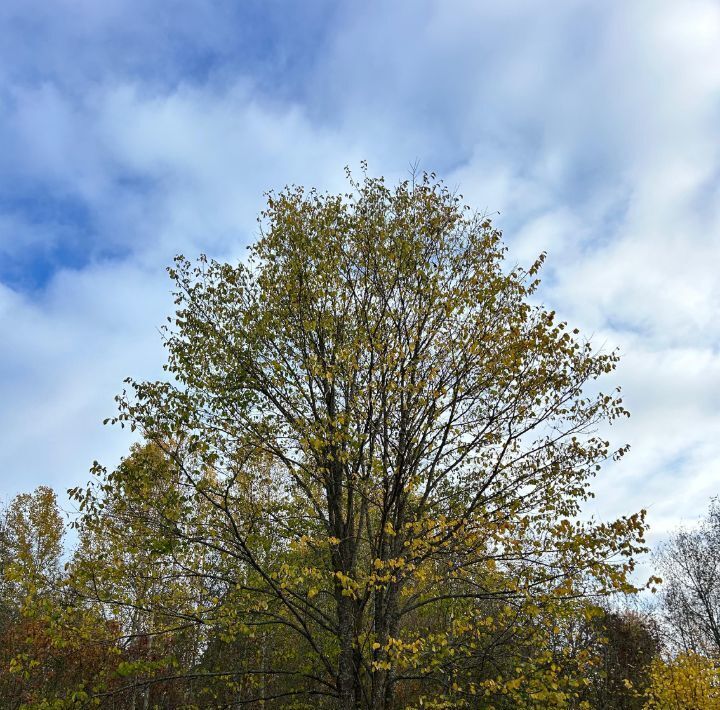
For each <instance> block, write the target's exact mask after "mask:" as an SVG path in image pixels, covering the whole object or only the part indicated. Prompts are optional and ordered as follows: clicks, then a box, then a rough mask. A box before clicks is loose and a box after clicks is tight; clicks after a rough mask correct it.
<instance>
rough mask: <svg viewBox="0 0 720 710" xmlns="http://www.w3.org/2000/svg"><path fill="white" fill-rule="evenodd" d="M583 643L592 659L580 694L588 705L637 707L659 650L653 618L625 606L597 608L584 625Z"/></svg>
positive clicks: (604, 709) (607, 709) (614, 709)
mask: <svg viewBox="0 0 720 710" xmlns="http://www.w3.org/2000/svg"><path fill="white" fill-rule="evenodd" d="M583 644H584V646H585V647H586V648H587V649H589V650H590V651H591V653H592V657H593V660H594V663H595V668H594V669H593V671H592V672H591V674H590V675H589V676H588V679H589V681H590V682H589V683H588V687H587V692H586V694H584V696H583V697H585V698H586V699H587V701H588V703H589V706H590V707H591V708H598V709H600V710H641V709H642V708H643V707H644V705H645V693H646V690H647V688H648V686H649V684H650V682H651V669H652V667H653V666H652V664H653V662H654V661H655V660H656V659H658V658H659V657H660V651H661V642H660V632H659V629H658V628H657V623H656V622H655V620H654V618H653V617H652V616H650V615H649V614H641V613H639V612H636V611H631V610H628V609H626V610H621V611H613V610H607V609H597V610H596V611H595V613H593V614H592V615H590V617H589V621H588V623H587V624H586V625H585V634H584V639H583Z"/></svg>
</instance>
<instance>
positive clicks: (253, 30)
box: [0, 0, 720, 536]
mask: <svg viewBox="0 0 720 710" xmlns="http://www.w3.org/2000/svg"><path fill="white" fill-rule="evenodd" d="M718 126H720V5H718V4H717V3H716V2H714V0H689V1H688V2H685V3H682V4H679V3H674V2H670V1H669V0H659V1H658V0H655V1H653V2H650V1H649V0H646V1H643V0H639V1H638V2H634V3H620V2H617V3H602V2H584V3H577V2H571V1H570V0H568V1H567V2H565V1H561V0H557V1H554V2H551V3H544V4H542V5H539V4H538V5H532V4H528V3H523V2H504V3H490V2H480V3H478V2H460V1H458V2H441V1H438V2H427V1H424V0H415V1H413V2H409V1H408V2H394V3H383V2H379V1H378V2H364V3H355V2H346V3H336V2H330V1H327V2H321V1H307V2H303V3H281V2H273V1H267V0H266V1H264V2H260V1H257V2H252V1H251V2H243V3H238V2H234V1H232V2H231V1H224V0H215V1H213V2H207V0H203V1H200V0H197V1H195V0H185V1H184V2H176V1H173V0H167V1H165V2H155V3H148V2H140V1H139V0H103V2H90V0H53V1H52V2H40V0H6V1H5V2H4V3H2V4H1V5H0V141H1V142H2V147H3V149H2V157H0V332H2V339H1V342H2V344H1V345H0V431H2V447H0V495H2V496H5V497H8V496H11V495H13V494H15V493H17V492H19V491H24V490H29V489H32V488H34V487H35V486H37V485H39V484H49V485H52V486H54V487H56V488H58V489H64V488H67V487H69V486H72V485H76V484H78V483H81V482H83V481H85V480H86V479H87V477H88V473H87V470H88V468H89V466H90V464H91V463H92V460H93V459H99V460H100V461H102V462H103V463H105V464H107V465H114V464H115V463H116V462H117V460H118V459H119V457H120V456H121V455H122V454H123V453H125V452H126V450H127V446H128V442H129V441H130V439H129V436H128V434H127V433H125V432H121V431H119V430H114V429H109V428H107V427H103V426H102V424H101V420H102V419H103V418H105V417H107V416H111V415H112V414H113V413H114V410H115V406H114V402H113V396H114V395H115V394H116V393H117V392H118V391H119V390H120V389H121V388H122V380H123V378H124V377H126V376H128V375H132V376H133V377H135V378H137V379H142V378H150V377H154V376H159V375H160V374H161V366H162V362H163V358H164V355H163V350H162V344H161V339H160V336H159V334H158V327H159V326H160V325H162V323H163V322H164V319H165V316H166V315H168V314H170V313H171V311H172V300H171V297H170V294H169V289H170V282H169V280H168V279H167V277H166V275H165V272H164V268H165V267H166V266H167V265H168V264H169V263H170V261H171V260H172V257H173V256H174V255H175V254H176V253H180V252H181V253H184V254H185V255H186V256H188V257H194V256H196V255H198V254H199V253H201V252H205V253H207V254H208V255H210V256H212V257H215V258H218V259H230V260H233V259H238V258H242V255H243V254H244V250H245V246H246V245H247V244H249V243H250V242H251V241H253V240H254V238H255V237H256V236H257V233H258V227H257V223H256V217H257V215H258V213H259V211H260V210H261V209H262V207H263V205H264V197H263V193H264V192H265V191H266V190H268V189H273V188H274V189H277V188H280V187H282V186H283V185H285V184H286V183H293V182H294V183H298V184H303V185H314V186H317V187H319V188H320V189H323V190H325V189H327V190H331V191H338V190H343V189H344V173H343V167H344V166H345V165H349V166H350V167H351V168H356V169H357V168H359V164H360V161H361V160H363V159H366V160H367V161H368V162H369V169H370V172H371V174H382V175H385V176H386V177H387V179H388V180H390V181H395V180H398V179H402V178H405V177H407V176H408V173H409V170H410V166H411V165H414V164H417V165H419V167H420V169H427V170H434V171H436V172H437V173H438V175H439V176H440V177H442V178H443V179H444V180H445V181H446V182H447V183H448V184H449V185H450V186H451V187H453V188H455V187H457V189H458V190H459V191H460V192H461V193H462V194H463V195H464V197H465V200H466V201H467V202H468V203H469V204H470V205H472V206H473V207H475V208H477V209H479V210H481V211H486V212H487V213H488V214H489V215H491V216H493V218H494V221H495V223H496V224H497V225H498V226H499V227H501V228H502V229H503V231H504V233H505V236H506V240H507V243H508V245H509V248H510V252H509V260H510V262H511V263H516V262H517V263H522V264H528V263H530V262H531V261H532V260H533V259H534V258H535V256H536V255H537V254H538V253H539V252H540V251H543V250H547V252H548V260H547V266H546V268H545V270H544V284H543V287H542V289H541V292H540V298H541V299H542V300H543V301H544V302H545V303H547V304H548V305H550V306H551V307H553V308H555V309H556V310H557V312H558V313H559V315H560V316H562V317H563V318H566V319H568V320H569V321H570V322H571V323H572V324H573V325H574V326H575V325H577V326H579V327H581V328H582V329H583V331H584V332H585V333H587V334H588V335H592V337H593V340H594V342H596V343H597V344H598V346H602V347H604V348H612V347H619V348H620V350H621V352H622V354H623V361H622V362H621V365H620V367H619V369H618V371H617V373H616V374H614V375H613V378H614V381H615V382H616V383H617V384H620V385H622V386H623V390H624V393H625V402H626V403H627V406H628V408H629V409H630V410H631V412H632V414H633V416H632V418H631V419H630V420H629V421H628V422H627V423H626V424H623V425H622V426H619V427H616V428H615V429H614V430H613V431H612V432H611V434H612V438H613V440H614V441H615V442H616V443H618V444H620V443H623V442H625V441H627V442H629V443H630V444H631V446H632V449H631V453H630V454H629V455H628V456H627V457H626V459H625V460H624V461H623V462H622V463H621V464H618V465H609V466H608V467H607V469H606V470H605V471H603V472H602V474H601V476H600V477H599V478H598V480H597V484H596V487H595V488H596V492H597V499H596V500H595V501H594V503H593V510H594V511H595V512H596V513H597V514H598V515H600V516H603V517H610V516H616V515H619V514H622V513H626V512H627V513H630V512H633V511H635V510H636V509H638V508H640V507H648V508H649V511H650V513H649V521H650V524H651V526H652V528H653V531H654V534H655V535H656V536H659V535H663V534H664V532H665V531H666V530H667V529H668V528H669V527H672V526H674V525H675V524H677V522H679V521H680V520H692V519H694V518H695V517H696V516H698V515H700V514H701V513H702V512H704V510H705V508H706V504H707V501H708V499H709V497H710V496H713V495H716V494H718V493H720V411H719V409H718V402H720V318H719V316H718V313H720V285H719V284H720V281H719V280H718V278H717V271H718V266H719V265H720V132H719V131H718Z"/></svg>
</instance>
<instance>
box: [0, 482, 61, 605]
mask: <svg viewBox="0 0 720 710" xmlns="http://www.w3.org/2000/svg"><path fill="white" fill-rule="evenodd" d="M64 532H65V525H64V523H63V519H62V515H61V513H60V510H59V508H58V504H57V496H56V495H55V491H53V490H52V488H49V487H47V486H40V487H38V488H37V489H36V490H35V491H34V492H33V493H21V494H20V495H17V496H15V498H13V500H12V501H11V503H10V505H9V506H8V508H7V510H6V511H5V512H4V515H3V521H2V523H0V536H1V537H0V539H1V540H2V543H3V545H2V551H1V552H0V564H1V565H2V571H3V576H4V578H5V583H6V584H9V586H10V588H11V589H12V594H13V595H14V598H15V599H16V600H17V601H20V599H21V597H22V593H23V592H28V591H30V590H34V591H38V590H42V591H48V590H49V589H50V588H52V587H53V586H54V585H55V584H56V583H57V581H58V579H59V577H60V573H61V565H60V558H61V556H62V551H63V546H62V543H63V535H64Z"/></svg>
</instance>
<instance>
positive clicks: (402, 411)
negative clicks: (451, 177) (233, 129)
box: [0, 174, 720, 710]
mask: <svg viewBox="0 0 720 710" xmlns="http://www.w3.org/2000/svg"><path fill="white" fill-rule="evenodd" d="M348 180H349V185H350V187H349V190H348V192H347V193H346V194H341V195H328V194H320V193H318V192H317V191H314V190H304V189H303V188H300V187H291V188H287V189H285V190H284V191H282V192H281V193H279V194H270V195H269V196H268V204H267V209H266V210H265V211H264V212H263V213H262V215H261V220H260V230H261V236H260V239H259V240H258V241H257V243H256V244H254V245H253V246H252V247H251V248H250V253H249V257H248V259H247V260H246V261H244V262H243V263H240V264H225V263H219V262H215V261H212V260H209V259H207V258H205V257H201V258H200V259H199V260H198V261H197V263H191V262H190V261H188V260H187V259H185V258H184V257H182V256H179V257H178V258H177V259H176V261H175V264H174V265H173V267H172V268H170V269H169V273H170V277H171V279H172V280H173V282H174V295H175V304H176V311H175V314H174V316H173V317H171V318H169V319H168V320H169V323H168V326H167V328H166V329H165V330H164V339H165V345H166V348H167V353H168V359H167V363H166V365H165V371H166V374H167V378H166V379H164V380H161V381H157V382H135V381H132V380H128V381H127V387H126V390H125V391H124V392H123V393H122V394H121V395H120V396H119V397H118V398H117V402H118V413H117V415H116V417H115V418H114V419H113V423H116V424H119V425H120V426H128V427H130V428H131V429H132V430H134V431H138V432H139V433H141V434H142V435H143V443H142V444H138V445H136V446H135V447H134V448H133V449H132V451H131V452H130V453H129V455H128V456H127V457H126V458H125V459H124V460H123V461H122V463H121V464H120V465H119V466H118V467H117V468H116V469H115V470H112V471H106V470H105V469H104V468H102V467H101V466H100V465H99V464H97V465H95V466H94V467H93V471H92V474H93V476H92V480H91V482H90V483H89V484H88V485H87V487H80V488H76V489H73V490H71V491H70V496H71V499H72V501H73V505H74V506H75V507H76V515H75V517H74V518H73V526H74V528H75V531H74V534H75V536H76V539H77V544H76V545H75V547H74V549H73V551H72V553H71V554H69V556H68V557H67V558H64V557H63V551H62V550H63V546H62V539H63V522H62V518H61V516H60V515H59V513H58V510H57V503H56V498H55V495H54V493H53V492H52V491H51V490H49V489H46V488H40V489H38V490H37V491H35V492H34V493H33V494H28V495H23V496H19V497H18V498H16V499H15V500H14V501H12V502H11V503H10V505H9V507H8V508H7V511H6V512H5V513H4V514H3V522H2V531H1V533H0V534H1V536H2V547H1V548H0V550H1V560H2V585H3V586H2V597H1V599H0V603H1V608H0V615H1V616H0V624H1V626H0V633H1V634H2V641H1V643H0V654H2V657H1V658H0V698H2V704H3V707H28V708H57V709H60V708H81V707H105V708H129V709H130V708H132V709H133V710H139V709H143V710H149V709H150V708H190V707H198V708H201V707H208V708H209V707H227V708H230V707H242V706H244V705H247V706H251V707H267V708H270V707H273V708H281V707H287V708H292V707H296V708H340V709H342V710H351V709H356V708H372V709H373V710H384V709H385V710H390V709H391V708H421V707H422V708H483V709H485V710H504V709H508V710H509V709H511V708H537V709H538V710H539V709H540V708H557V709H560V708H567V709H570V708H578V709H580V708H585V709H587V708H662V709H663V710H665V709H668V708H687V709H688V710H690V709H692V710H703V709H705V708H713V707H716V706H717V705H718V702H720V700H719V699H718V695H717V677H716V671H715V665H714V660H713V659H714V658H717V656H718V639H720V634H719V633H718V627H717V625H716V623H715V614H716V611H717V609H718V598H717V592H716V564H715V557H716V553H717V549H718V545H717V542H718V538H717V530H718V525H717V521H718V514H717V510H716V509H715V508H712V509H711V512H710V516H709V518H708V521H707V523H706V525H705V526H704V527H702V528H700V529H699V530H697V531H692V532H681V533H678V534H677V535H676V536H675V538H673V540H672V542H671V543H669V544H668V545H667V547H666V548H665V549H664V551H663V553H662V556H661V559H660V561H659V567H660V568H661V570H662V572H663V575H664V576H665V578H666V580H667V581H666V584H665V585H664V586H663V587H662V589H663V590H664V591H663V592H662V600H663V602H662V605H661V606H660V607H659V609H660V610H659V611H655V612H653V613H652V614H650V613H647V612H640V611H638V610H637V609H635V610H633V611H630V610H629V608H628V607H627V605H626V607H625V608H620V607H617V604H615V606H610V604H611V603H612V600H613V599H617V598H632V596H633V595H635V594H637V592H639V591H641V589H640V587H647V588H650V589H652V588H653V587H654V585H656V584H657V583H658V578H657V577H655V576H653V577H651V578H650V579H649V580H647V582H644V581H643V582H637V581H636V580H635V577H634V575H633V572H634V571H635V568H636V559H637V557H638V556H639V555H644V554H645V553H647V551H648V549H647V545H646V542H645V533H646V530H647V524H646V522H645V511H638V512H635V513H631V514H628V515H626V516H623V517H620V518H618V519H616V520H611V521H598V520H596V519H593V518H587V516H583V514H582V506H583V503H584V502H585V501H586V500H587V499H588V498H589V497H591V496H592V492H591V488H590V484H591V482H592V479H593V477H594V476H595V475H597V474H598V472H600V471H602V468H603V466H604V465H606V464H609V463H610V462H612V461H618V460H619V459H621V458H622V457H623V455H624V454H625V453H626V452H627V447H626V446H619V447H614V446H612V445H611V443H610V440H609V438H608V434H607V432H608V427H609V426H611V425H612V424H613V422H615V421H616V420H618V419H620V418H623V417H626V416H628V412H627V411H626V410H625V408H624V406H623V401H622V398H621V396H620V390H619V388H617V387H611V390H610V391H609V392H603V391H602V389H601V381H602V382H604V378H606V377H607V376H608V375H610V374H611V373H612V372H613V370H614V369H615V367H616V363H617V361H618V354H617V353H616V352H604V351H602V350H598V349H597V348H596V347H594V346H593V345H592V344H591V343H590V342H589V341H588V340H587V339H585V338H583V337H582V335H581V334H580V332H579V330H578V329H577V328H570V327H569V326H568V324H567V323H565V322H563V321H559V320H558V319H557V317H556V315H555V313H554V312H553V311H551V310H548V309H547V308H545V307H543V306H542V305H539V304H538V303H537V289H538V286H539V279H538V274H539V272H540V270H541V268H542V264H543V261H544V255H540V257H539V258H538V259H537V260H536V261H535V262H534V263H533V264H531V265H529V266H528V267H521V266H515V267H511V268H509V267H508V266H507V265H506V263H505V255H506V248H505V247H504V245H503V243H502V238H501V235H500V233H499V232H498V231H497V230H496V229H495V228H494V227H493V225H492V224H491V222H490V221H489V220H488V219H487V218H486V217H485V216H484V215H482V214H477V213H474V212H472V211H471V210H469V209H468V208H466V207H465V206H464V205H463V204H462V202H461V200H460V198H459V196H457V195H456V194H454V193H452V192H450V191H448V190H447V188H445V186H444V185H443V184H442V183H440V182H438V181H437V180H436V179H435V177H434V176H433V175H418V176H415V177H414V178H413V179H411V180H408V181H404V182H401V183H400V184H399V185H397V186H395V187H393V188H390V187H388V186H387V185H386V184H385V182H384V181H383V180H382V179H381V178H371V177H368V176H367V175H364V176H363V179H362V180H360V181H357V180H355V179H354V178H353V177H352V176H351V175H350V174H348ZM61 560H62V563H61Z"/></svg>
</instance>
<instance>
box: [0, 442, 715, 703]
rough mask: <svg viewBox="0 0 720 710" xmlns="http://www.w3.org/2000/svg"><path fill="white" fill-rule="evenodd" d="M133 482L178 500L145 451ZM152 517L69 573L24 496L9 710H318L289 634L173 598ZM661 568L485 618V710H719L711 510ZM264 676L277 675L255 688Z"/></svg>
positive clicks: (105, 532)
mask: <svg viewBox="0 0 720 710" xmlns="http://www.w3.org/2000/svg"><path fill="white" fill-rule="evenodd" d="M135 466H157V467H158V469H159V470H158V481H159V484H158V491H156V492H155V493H156V495H165V494H167V492H168V491H167V489H165V488H164V486H165V485H166V484H167V482H168V481H167V476H166V473H165V472H166V466H165V464H164V462H163V459H162V455H161V453H160V452H159V451H157V450H156V449H155V448H154V447H153V445H151V444H148V445H145V446H143V447H137V448H135V449H134V450H133V452H132V453H131V455H130V456H129V457H128V458H127V459H126V461H125V462H124V463H123V465H122V468H123V469H132V467H135ZM127 493H128V491H127V490H126V489H124V490H123V495H125V496H126V495H127ZM138 493H139V492H138ZM151 504H152V502H151V501H149V500H148V498H145V497H138V498H136V499H135V500H132V499H129V498H127V497H126V498H124V500H123V503H122V507H123V508H124V509H125V513H124V516H123V517H115V516H114V515H112V514H111V513H108V515H107V517H106V518H105V519H104V520H103V521H102V524H101V527H92V526H89V525H85V524H83V525H81V526H79V542H78V543H76V545H75V548H74V550H73V551H72V553H71V554H70V557H69V560H68V555H67V553H65V552H64V548H63V536H64V534H65V525H64V523H63V518H64V516H63V515H62V514H61V511H60V509H59V506H58V503H57V499H56V496H55V493H54V492H53V491H52V490H51V489H49V488H47V487H40V488H38V489H36V490H35V491H34V492H33V493H31V494H22V495H18V496H16V497H15V498H14V499H13V500H12V502H11V503H10V504H9V505H8V506H6V507H5V508H4V509H3V510H2V513H1V514H0V553H1V554H0V565H1V568H2V577H1V578H0V584H1V586H0V698H1V699H2V707H3V708H23V707H28V708H80V707H102V708H117V709H118V710H120V709H123V710H124V709H126V708H127V709H128V710H129V709H130V708H132V709H139V708H180V707H238V706H242V705H249V706H256V707H309V706H310V705H309V704H308V703H307V701H306V700H301V699H297V700H293V699H292V698H293V697H294V696H293V694H294V693H296V692H297V691H298V690H300V691H301V692H300V693H299V694H300V695H304V692H302V691H303V690H304V689H303V688H300V689H298V682H297V679H296V678H295V677H294V676H293V675H292V673H291V669H305V670H306V671H307V673H308V674H310V673H312V672H313V669H312V668H311V666H309V665H308V663H307V658H306V657H305V653H304V650H303V648H302V647H301V646H299V645H298V644H297V643H296V642H295V640H294V639H293V638H292V635H291V634H288V633H285V632H284V631H283V629H282V627H281V626H272V625H270V626H267V627H262V626H259V627H255V628H254V629H251V628H245V627H243V628H242V631H235V632H233V633H229V632H228V626H229V623H228V621H227V620H222V619H218V620H217V621H216V622H215V623H209V622H208V621H207V619H205V620H201V619H200V618H199V617H196V616H194V615H193V611H192V610H193V609H194V608H196V607H197V606H204V605H205V604H206V603H207V600H208V598H209V597H210V596H211V595H212V594H213V593H214V592H213V587H214V586H215V585H214V584H213V583H212V582H211V578H206V579H201V578H197V579H196V580H195V581H196V583H195V584H194V585H192V586H191V587H190V586H186V584H185V583H183V584H182V585H178V584H177V579H178V575H177V574H176V573H175V572H176V570H175V567H176V566H177V567H179V568H181V566H182V565H181V563H180V562H179V561H178V560H173V559H172V556H171V555H168V554H165V555H162V554H161V553H160V551H158V550H156V549H155V550H153V549H150V545H151V542H150V539H143V538H142V537H138V533H139V532H140V530H141V529H142V527H141V526H142V524H143V523H141V522H140V520H139V518H141V517H142V516H143V515H144V513H143V511H144V510H146V509H147V508H148V507H149V505H151ZM131 510H132V511H133V514H132V516H130V517H125V516H128V515H130V513H129V511H131ZM134 516H138V518H137V519H133V518H134ZM101 532H102V536H100V533H101ZM73 536H75V534H74V533H73ZM63 560H67V561H63ZM655 561H656V563H657V566H658V569H659V570H661V571H662V574H663V583H662V585H661V586H660V588H659V590H658V592H657V594H656V595H655V596H654V597H653V598H652V599H648V598H647V597H645V598H642V599H633V598H632V597H627V596H624V597H623V598H622V600H621V601H617V600H616V601H615V602H610V601H609V600H608V601H606V602H603V601H602V600H595V601H594V602H591V601H579V602H577V603H572V604H566V605H563V607H562V608H561V609H560V608H558V609H557V610H556V611H555V614H556V615H552V614H551V615H550V616H549V617H546V616H545V614H525V615H524V614H517V615H513V617H512V619H506V620H505V621H504V623H503V624H502V625H498V624H496V623H494V621H493V616H495V615H498V610H497V608H498V605H497V603H495V602H492V601H488V602H486V603H485V604H483V608H482V613H483V615H484V616H485V618H486V619H487V620H488V621H486V623H485V625H484V626H485V632H484V633H483V634H482V644H483V658H482V663H480V664H477V665H475V666H474V667H473V668H472V669H471V670H470V672H469V673H468V674H467V675H466V677H465V679H464V682H466V683H467V682H468V680H469V679H471V680H470V682H472V683H474V684H475V685H476V687H477V688H481V687H488V686H489V687H497V689H498V690H499V689H500V686H501V685H502V684H503V683H504V684H505V685H509V686H510V688H509V690H508V689H506V688H503V689H502V692H499V693H498V695H497V696H495V697H493V699H492V701H484V700H483V701H481V700H478V701H477V703H476V704H475V705H474V706H475V707H488V708H489V707H495V708H512V707H537V708H541V707H568V708H575V707H577V708H579V707H589V708H606V709H608V710H611V709H612V710H615V709H618V710H620V709H623V710H634V709H638V710H640V709H641V708H663V709H664V708H668V709H670V708H672V709H678V710H681V709H682V710H704V709H706V708H708V709H709V708H716V707H720V692H718V684H719V682H720V672H719V671H718V668H717V659H720V637H719V635H718V621H719V619H718V616H719V615H720V579H719V578H718V567H719V565H720V508H718V506H717V505H716V504H715V503H713V504H712V505H711V507H710V511H709V514H708V515H707V517H706V518H705V519H704V520H703V522H702V524H701V525H699V526H698V527H694V528H692V529H689V530H679V531H677V532H676V533H674V534H673V535H671V536H670V538H669V540H668V542H667V543H665V544H664V545H663V546H662V548H661V550H660V552H659V554H657V555H656V557H655ZM279 564H281V563H279ZM449 612H450V606H448V607H447V608H443V607H438V608H436V609H434V610H433V612H432V615H429V616H426V617H425V618H424V619H423V620H422V625H423V627H424V628H435V629H438V630H440V632H441V633H442V630H443V629H445V628H447V627H448V625H450V624H452V617H451V614H450V613H449ZM235 623H237V624H239V625H240V626H243V624H242V621H241V620H239V619H238V620H235ZM550 626H552V629H551V630H550V632H549V633H548V627H550ZM539 639H542V640H543V641H542V644H540V645H538V641H539ZM253 669H260V670H261V671H262V670H263V669H265V671H266V673H260V674H256V673H253V674H251V675H247V674H246V673H247V672H248V671H250V670H253ZM520 669H522V673H517V671H518V670H520ZM315 670H317V671H318V672H321V671H320V670H319V669H315ZM526 673H530V674H534V677H533V678H531V679H524V682H529V685H531V686H532V688H531V689H528V690H527V692H525V693H516V692H514V691H513V689H514V688H515V686H516V683H517V681H518V680H519V679H522V675H524V674H526ZM508 679H510V680H511V681H512V682H509V683H508ZM517 688H518V689H519V688H520V684H517ZM568 688H570V689H571V691H570V692H566V691H567V689H568ZM553 690H555V691H558V690H560V692H559V693H558V694H557V695H552V693H550V691H553ZM548 693H549V694H548ZM424 694H425V695H426V694H427V693H426V692H424V689H423V687H422V683H421V682H420V681H418V682H417V683H415V684H409V685H408V687H407V688H406V690H405V691H404V693H403V695H402V697H401V698H398V700H397V704H398V706H405V705H410V704H413V703H419V702H420V701H419V698H420V697H422V696H423V695H424ZM521 698H522V699H521ZM323 702H324V701H323V700H319V701H318V702H313V703H312V704H313V705H315V706H316V707H318V706H319V707H323V706H324V705H323Z"/></svg>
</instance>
